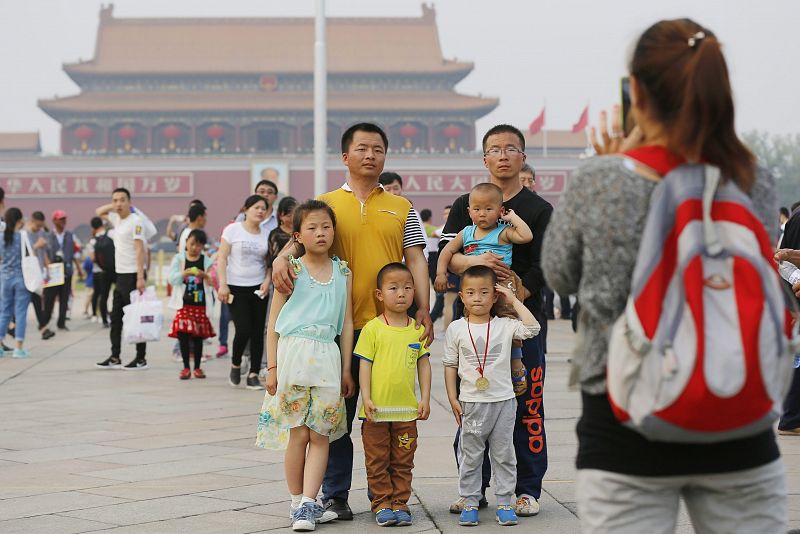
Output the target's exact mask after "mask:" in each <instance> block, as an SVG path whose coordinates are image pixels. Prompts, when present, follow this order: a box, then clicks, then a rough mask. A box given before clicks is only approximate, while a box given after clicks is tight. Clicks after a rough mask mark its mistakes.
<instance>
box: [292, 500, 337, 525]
mask: <svg viewBox="0 0 800 534" xmlns="http://www.w3.org/2000/svg"><path fill="white" fill-rule="evenodd" d="M309 504H311V503H309ZM313 504H315V505H316V506H314V507H313V508H312V509H313V511H314V520H315V521H316V522H317V523H328V522H330V521H333V520H334V519H338V518H339V515H338V514H337V513H336V512H332V511H330V510H325V509H324V508H323V507H322V506H320V505H319V504H317V503H313ZM300 506H301V505H300V504H298V505H294V504H289V519H293V518H294V513H295V512H296V511H297V509H298V508H300Z"/></svg>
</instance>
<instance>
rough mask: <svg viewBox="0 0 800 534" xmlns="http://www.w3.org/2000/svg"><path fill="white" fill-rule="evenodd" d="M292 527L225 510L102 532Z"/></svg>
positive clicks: (215, 533) (211, 532)
mask: <svg viewBox="0 0 800 534" xmlns="http://www.w3.org/2000/svg"><path fill="white" fill-rule="evenodd" d="M290 524H291V522H290V521H289V519H288V517H287V518H285V519H281V518H277V517H269V516H263V515H259V514H250V513H247V512H245V511H236V510H224V511H222V512H215V513H208V514H201V515H193V516H190V517H181V518H178V519H166V520H163V521H156V522H152V523H140V524H136V525H130V526H125V527H118V528H112V529H109V530H103V531H102V532H103V533H104V534H105V533H108V534H142V533H158V534H186V533H187V532H191V533H192V534H245V533H249V532H257V531H261V530H263V529H270V530H273V529H276V528H280V527H287V526H289V525H290ZM86 532H90V531H86ZM290 532H291V530H290Z"/></svg>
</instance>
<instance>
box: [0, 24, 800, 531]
mask: <svg viewBox="0 0 800 534" xmlns="http://www.w3.org/2000/svg"><path fill="white" fill-rule="evenodd" d="M630 80H631V90H632V108H631V119H630V120H631V122H632V123H635V127H634V128H633V129H632V130H631V131H630V133H629V134H628V135H625V133H624V131H623V125H622V124H621V123H620V121H619V120H614V121H612V128H611V132H608V131H607V128H606V127H605V126H603V127H601V134H602V137H603V140H602V141H598V142H596V143H595V149H596V151H597V153H598V156H597V157H595V158H591V159H590V160H588V161H586V162H585V163H584V164H583V165H582V166H581V167H580V168H579V169H578V170H577V171H576V172H575V173H574V174H573V176H572V177H571V179H570V184H569V188H568V190H567V192H566V193H565V195H564V197H563V199H562V200H561V202H560V204H559V206H558V209H556V210H555V211H554V210H553V207H552V206H551V205H550V204H549V203H548V202H546V201H545V200H544V199H543V198H542V197H541V196H539V195H538V194H537V193H536V192H535V176H536V175H535V170H534V169H533V168H532V167H531V166H530V165H529V164H528V163H526V155H525V136H524V135H523V134H522V132H520V131H519V130H518V129H517V128H515V127H514V126H511V125H507V124H500V125H497V126H494V127H492V128H490V129H489V130H488V131H487V132H486V133H485V135H484V136H483V138H482V141H481V147H482V152H483V164H484V166H485V167H486V169H487V172H488V181H487V182H486V183H482V184H478V185H477V186H475V187H474V188H473V189H472V190H471V191H470V192H469V193H468V194H465V195H462V196H460V197H458V198H455V199H453V201H452V204H451V205H449V206H447V208H446V209H445V212H444V218H443V224H442V225H441V226H437V225H435V224H434V222H433V213H432V212H431V210H429V209H421V210H420V211H417V209H416V208H415V207H414V206H413V205H412V203H411V202H410V201H409V200H408V199H406V198H404V197H403V179H402V177H401V176H400V175H398V174H396V173H393V172H384V169H385V166H386V158H387V151H388V150H389V145H390V143H389V139H388V137H387V135H386V133H385V132H384V131H383V130H382V129H381V128H380V127H379V126H377V125H375V124H371V123H366V122H362V123H358V124H354V125H353V126H351V127H350V128H348V129H347V130H346V131H345V132H344V134H343V135H342V138H341V154H342V163H343V164H344V166H345V167H346V169H347V171H348V172H347V176H348V178H347V181H346V182H345V183H344V184H342V185H341V187H339V188H338V189H336V190H333V191H330V192H327V193H325V194H322V195H320V196H319V197H318V198H316V199H311V200H307V201H305V202H299V201H298V200H296V199H294V198H292V197H289V196H285V197H283V198H281V199H280V200H279V201H278V198H279V190H278V187H277V185H276V184H275V183H274V182H273V181H271V180H269V179H264V180H262V181H260V182H259V183H258V184H257V185H256V187H255V189H254V192H253V194H252V195H251V196H248V197H247V199H246V200H245V201H244V203H243V205H242V208H241V211H240V213H238V214H231V215H232V217H231V220H230V222H229V224H227V225H226V226H225V228H224V229H222V232H221V237H220V239H219V243H218V246H216V245H215V244H213V243H212V240H211V239H209V237H208V235H207V233H206V231H205V225H206V216H207V208H206V205H205V204H204V203H203V202H202V201H200V200H195V201H193V202H192V203H191V204H190V205H189V207H188V213H187V215H186V216H185V217H183V216H180V217H175V218H174V220H172V221H170V227H169V230H168V231H169V233H170V235H171V237H173V238H174V239H175V240H176V242H177V254H176V255H175V257H174V259H173V260H172V263H171V266H170V268H169V275H168V280H169V283H170V284H171V286H172V288H173V293H172V296H171V298H170V307H171V308H173V309H174V310H175V317H174V320H173V322H172V325H171V328H170V331H169V336H170V337H174V338H176V340H177V342H176V346H175V351H176V355H179V357H180V361H182V364H183V366H182V369H181V371H180V373H179V378H180V379H181V380H188V379H190V378H192V377H194V378H196V379H198V378H199V379H202V378H205V377H206V375H205V373H204V371H203V370H202V368H201V362H202V360H203V351H204V344H205V342H206V340H208V339H210V338H214V337H216V336H217V334H218V335H219V338H218V345H219V350H218V351H217V353H216V356H217V357H224V356H226V355H228V353H230V356H231V366H230V374H229V376H228V382H229V383H230V384H231V385H232V386H234V387H238V386H240V385H241V383H242V377H244V385H245V387H246V388H248V389H266V392H265V398H264V402H263V405H262V407H261V410H260V415H259V417H258V425H257V439H256V444H257V445H258V446H259V447H265V448H271V449H277V450H285V451H286V452H285V455H286V456H285V462H284V466H285V474H286V482H287V486H288V491H289V493H290V495H291V505H290V509H289V515H290V517H291V518H292V526H293V529H294V530H297V531H310V530H314V529H315V528H316V526H317V525H318V524H320V523H326V522H329V521H333V520H339V521H342V520H349V519H352V517H353V513H352V510H351V508H350V505H349V502H348V500H349V492H350V489H351V485H352V473H353V463H354V454H353V440H352V438H351V433H352V431H353V421H354V420H355V418H356V417H358V418H359V419H360V420H361V421H362V424H361V437H362V442H363V444H364V454H365V464H366V465H365V466H366V472H367V480H368V488H369V495H370V500H371V510H372V512H373V513H374V515H375V521H376V523H377V524H378V525H381V526H389V525H398V526H404V525H411V524H412V523H413V517H412V515H411V512H410V510H409V507H408V500H409V498H410V495H411V485H412V476H413V469H414V453H415V451H416V450H417V448H418V443H419V439H420V435H419V432H418V422H424V421H425V420H426V419H428V417H429V415H430V411H431V406H430V402H431V398H430V397H431V384H432V376H431V375H432V372H431V364H430V357H431V356H441V358H442V360H441V361H442V363H443V365H444V369H445V374H444V383H445V387H446V392H447V397H448V401H449V404H450V407H451V409H452V412H453V416H454V419H455V423H456V427H455V429H454V434H455V436H454V442H453V448H454V453H455V463H456V465H457V467H458V488H457V491H458V496H459V497H458V499H456V500H455V501H454V502H453V503H452V505H451V506H450V511H451V512H453V513H454V514H458V523H459V524H460V525H463V526H474V525H477V524H478V523H479V509H481V508H484V507H486V506H488V501H487V498H486V492H487V489H488V488H489V482H490V480H491V477H492V473H494V488H493V489H494V494H495V498H496V510H495V520H496V522H497V523H498V524H500V525H504V526H508V525H516V524H517V523H518V521H519V517H527V516H534V515H536V514H538V513H539V499H540V496H541V492H542V480H543V478H544V475H545V472H546V470H547V439H546V433H545V411H544V403H543V390H544V380H545V376H546V352H547V349H546V335H547V320H548V319H552V318H553V317H554V314H553V301H554V293H553V291H555V292H557V294H558V295H559V296H560V297H561V299H560V300H561V302H560V306H559V308H560V310H561V316H562V317H564V318H570V317H571V318H572V319H573V321H574V322H575V323H576V329H577V342H576V348H575V351H574V354H573V358H572V365H573V373H572V377H573V380H574V383H575V384H577V385H578V386H579V387H580V390H581V397H582V415H581V417H580V420H579V422H578V425H577V435H578V442H579V449H578V455H577V467H578V483H577V498H578V513H579V516H580V520H581V523H582V528H583V529H584V530H585V531H586V532H615V533H625V532H644V531H653V532H671V531H674V528H675V525H676V521H677V515H678V503H679V499H681V498H682V499H683V500H684V502H685V503H686V507H687V510H688V512H689V515H690V518H691V520H692V523H693V525H694V527H695V529H696V530H697V531H698V532H722V531H724V532H783V531H784V527H785V524H786V519H787V504H786V486H785V480H784V470H783V466H782V464H781V461H780V453H779V450H778V447H777V442H776V437H775V433H774V431H773V429H772V428H771V427H770V428H766V429H762V430H760V431H758V432H754V433H742V434H741V435H737V436H736V437H732V438H729V439H722V440H716V441H715V440H708V441H706V442H703V441H701V442H691V441H690V442H681V441H680V440H677V442H675V441H669V440H665V441H660V440H657V439H655V440H654V439H651V438H648V437H647V436H646V435H644V434H643V433H642V432H640V431H637V430H636V429H632V428H630V427H629V425H625V424H623V423H624V422H625V418H624V417H621V416H620V413H619V407H618V406H616V405H614V404H613V402H612V401H610V400H609V394H608V391H607V375H606V372H607V368H608V358H609V354H608V353H609V335H610V331H611V329H612V327H613V326H614V323H615V321H617V319H618V318H619V317H620V316H621V315H623V313H624V312H625V309H626V303H627V302H628V298H629V296H630V295H631V292H632V287H631V285H632V283H631V280H632V277H633V275H634V268H635V267H636V268H637V269H638V264H637V253H638V251H639V250H640V248H641V247H642V243H643V239H644V238H645V236H644V233H643V231H644V228H645V225H646V222H647V220H648V217H649V216H651V214H650V213H649V212H650V210H649V207H650V203H651V198H652V196H653V191H654V190H656V188H657V186H658V184H659V183H661V181H662V178H663V177H665V176H666V175H668V174H670V173H671V172H673V171H675V170H676V169H680V168H682V167H685V166H687V165H691V164H693V163H700V162H702V163H703V164H706V165H712V166H715V167H717V168H719V169H720V171H721V174H722V176H723V177H724V180H725V182H726V183H730V184H733V185H734V186H735V187H736V188H737V190H740V191H742V192H744V193H746V194H747V195H748V196H749V198H750V201H749V202H751V204H752V208H751V209H752V213H753V214H754V215H755V217H757V221H759V222H758V224H757V226H758V228H757V233H759V235H760V234H763V235H765V236H769V237H770V238H772V237H773V236H774V237H775V238H777V229H778V221H777V220H774V219H775V214H776V213H778V209H777V205H776V197H775V193H774V187H773V186H774V184H773V180H772V177H771V176H770V175H769V173H767V172H765V171H763V169H761V168H760V167H758V166H757V163H756V161H755V159H754V157H753V156H752V154H751V153H750V152H749V151H748V149H747V148H746V147H745V146H744V145H743V144H742V143H741V142H740V141H739V139H738V138H737V136H736V133H735V131H734V108H733V101H732V97H731V89H730V83H729V80H728V75H727V67H726V63H725V59H724V57H723V55H722V52H721V48H720V43H719V42H718V41H717V39H716V37H715V36H714V34H713V33H712V32H711V31H710V30H709V29H707V28H704V27H702V26H700V25H699V24H697V23H695V22H693V21H691V20H688V19H683V20H670V21H661V22H659V23H657V24H655V25H653V26H651V27H650V28H648V29H647V30H646V31H645V32H644V33H643V34H642V35H641V36H640V38H639V39H638V41H637V43H636V45H635V47H634V50H633V55H632V59H631V62H630ZM2 202H3V197H2V192H0V206H2ZM4 213H5V217H4V222H3V229H2V231H3V237H2V241H0V254H2V264H1V265H0V273H1V274H2V299H3V300H2V306H1V307H0V332H3V333H5V332H6V330H7V329H8V328H9V327H10V326H11V325H13V327H12V328H11V331H12V332H13V334H12V335H13V336H14V337H15V341H16V346H15V347H14V348H11V349H6V348H5V346H4V350H8V351H9V352H12V353H13V356H14V357H19V358H22V357H28V356H30V353H29V351H28V350H26V349H25V348H24V345H23V343H24V340H25V323H26V321H25V318H26V317H27V308H28V306H29V305H31V303H32V305H33V306H34V310H35V314H36V318H37V323H38V328H39V331H40V332H41V335H42V338H43V339H49V338H51V337H52V336H53V335H54V333H53V331H51V330H50V329H49V327H48V326H49V323H50V321H51V315H52V314H53V312H54V307H55V301H56V300H58V301H59V310H58V318H57V321H56V329H61V330H66V329H67V326H66V320H67V319H68V308H69V306H70V297H71V294H72V288H71V285H70V284H71V280H72V278H73V274H75V273H77V274H78V276H79V278H83V277H84V276H86V277H88V276H91V279H92V281H91V287H92V289H93V297H92V298H91V299H90V300H89V301H88V303H87V306H89V307H91V310H92V313H91V316H92V317H99V319H96V320H97V321H98V322H102V324H103V325H104V326H108V327H109V328H110V341H111V354H110V356H109V357H108V358H106V359H105V360H103V361H102V362H99V363H97V364H96V365H97V367H98V368H100V369H127V370H143V369H147V367H148V363H147V359H146V344H145V343H139V344H137V345H136V355H135V357H134V359H133V360H131V361H130V363H128V364H126V365H125V366H124V367H123V363H122V359H121V349H122V345H121V334H122V325H123V308H124V307H125V306H126V305H128V304H130V299H131V293H132V292H135V291H139V292H142V291H143V290H144V289H145V285H146V283H147V265H148V248H147V242H148V241H149V239H150V238H151V237H152V236H153V235H155V228H154V226H153V224H152V222H150V219H149V218H148V217H147V216H146V215H145V214H144V213H143V212H142V211H141V210H140V209H138V208H136V207H134V206H133V204H132V199H131V194H130V192H129V191H127V190H126V189H123V188H119V189H117V190H115V191H114V192H113V193H112V196H111V203H110V204H107V205H105V206H102V207H99V208H98V209H97V212H96V217H95V218H94V219H92V220H91V227H92V239H91V241H90V242H89V243H87V244H86V245H85V246H84V247H83V249H82V253H83V254H84V255H85V257H86V258H88V260H89V261H87V262H86V263H85V264H82V262H81V261H79V260H80V258H81V245H80V243H78V241H77V238H76V237H75V236H74V235H73V234H72V233H71V232H70V231H69V230H67V214H66V213H65V212H64V211H62V210H58V211H56V212H54V213H53V214H52V217H51V220H52V225H51V228H50V229H49V230H47V229H45V228H44V219H45V217H44V215H43V214H41V213H39V212H36V213H33V214H31V216H30V218H29V219H28V222H27V225H26V223H25V219H24V218H23V214H22V213H21V212H20V210H19V209H17V208H13V207H12V208H9V209H8V210H5V211H4ZM781 217H782V219H781V221H780V222H781V225H783V224H786V236H785V238H784V240H783V242H782V244H780V245H779V246H780V247H783V248H782V249H781V250H780V251H778V252H777V254H776V256H775V258H776V259H777V260H781V261H784V260H785V261H793V262H797V263H798V264H800V253H797V254H795V253H794V251H792V250H789V249H795V248H800V241H797V242H795V241H796V240H795V238H796V237H797V236H798V235H800V231H798V230H797V228H800V215H797V212H795V215H792V214H791V213H790V212H788V210H787V212H786V213H784V212H783V211H781ZM551 218H552V221H551ZM754 220H756V219H754ZM787 221H788V222H787ZM175 224H178V225H179V226H180V228H177V229H174V228H173V227H174V226H175ZM771 242H772V243H775V241H774V240H773V241H771ZM28 257H36V258H38V260H39V263H40V265H41V267H42V268H44V270H45V272H48V269H47V268H48V267H49V266H50V265H51V264H53V263H60V264H62V266H61V267H62V269H63V275H64V280H63V283H61V284H58V285H53V286H50V287H46V288H45V289H44V290H43V292H41V294H40V292H38V291H32V290H30V287H28V280H27V278H26V276H27V275H26V274H25V273H24V272H23V271H24V270H25V269H24V264H25V263H26V262H25V259H26V258H28ZM707 282H708V281H707ZM712 283H715V282H713V281H711V282H708V284H712ZM87 286H89V283H87ZM112 286H113V288H114V290H113V301H112V308H111V311H110V313H108V311H107V301H108V297H109V292H110V288H111V287H112ZM550 288H552V289H550ZM633 289H636V288H633ZM794 289H795V290H796V291H798V295H800V284H795V287H794ZM431 294H433V295H435V300H434V302H433V305H431V302H430V296H431ZM570 296H573V298H574V297H577V302H578V303H579V306H580V311H576V310H574V309H573V310H571V308H572V303H573V302H574V300H570ZM215 303H216V304H218V305H219V309H220V314H219V323H218V324H217V325H216V326H217V328H215V325H214V324H212V317H213V316H212V314H211V313H210V310H211V309H213V308H214V307H215V305H216V304H215ZM88 309H89V308H88V307H87V310H88ZM440 319H441V320H442V322H443V327H442V329H441V331H440V333H442V332H443V333H444V349H443V353H442V354H441V355H435V354H433V355H432V353H431V346H432V343H433V340H434V323H435V322H436V321H438V320H440ZM15 320H16V322H14V321H15ZM230 321H233V324H234V327H235V333H234V337H233V341H232V347H231V348H230V351H229V349H228V337H229V336H228V329H229V323H230ZM748 332H750V333H749V334H743V336H745V337H746V336H747V335H750V336H751V337H752V336H756V335H758V334H757V333H753V332H752V331H750V330H748ZM705 335H706V336H710V335H713V333H706V334H705ZM706 339H707V341H708V338H706ZM754 339H755V338H754ZM750 341H752V340H750ZM744 343H745V344H747V343H749V341H748V339H745V340H744ZM711 350H713V349H711ZM665 365H666V364H665ZM192 366H193V369H192ZM797 373H800V372H797ZM359 397H360V403H359ZM786 410H787V413H786V414H784V419H783V420H782V421H781V423H780V427H779V428H780V429H781V431H782V432H783V433H786V434H790V435H800V422H798V421H800V379H798V380H796V381H795V383H794V386H793V388H792V390H791V392H790V394H789V399H788V400H787V404H786ZM708 417H714V414H708ZM421 424H424V423H421ZM320 492H321V501H320V500H318V495H319V494H320Z"/></svg>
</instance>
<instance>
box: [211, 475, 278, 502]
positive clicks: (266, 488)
mask: <svg viewBox="0 0 800 534" xmlns="http://www.w3.org/2000/svg"><path fill="white" fill-rule="evenodd" d="M251 482H253V481H251ZM196 495H197V496H199V497H213V498H215V499H225V500H229V501H240V502H249V503H253V504H273V503H276V502H283V503H284V504H286V503H287V502H288V501H287V500H286V499H287V496H288V495H289V490H288V489H287V487H286V482H285V481H283V480H280V481H277V482H260V483H256V484H250V485H247V486H238V487H235V488H227V489H219V490H214V491H206V492H203V493H197V494H196Z"/></svg>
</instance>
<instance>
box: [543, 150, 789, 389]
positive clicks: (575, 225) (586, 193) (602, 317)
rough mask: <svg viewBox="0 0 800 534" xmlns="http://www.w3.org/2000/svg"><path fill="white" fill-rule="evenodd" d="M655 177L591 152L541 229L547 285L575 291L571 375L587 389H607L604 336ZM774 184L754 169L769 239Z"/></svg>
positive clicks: (758, 211) (755, 195) (622, 295)
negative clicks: (544, 229) (576, 312)
mask: <svg viewBox="0 0 800 534" xmlns="http://www.w3.org/2000/svg"><path fill="white" fill-rule="evenodd" d="M656 183H657V182H656V181H654V180H652V179H648V178H644V177H642V176H640V175H639V174H637V173H636V172H635V168H634V166H633V165H631V164H630V160H628V159H627V158H624V157H622V156H602V157H595V158H592V159H591V160H589V161H587V162H586V163H585V164H584V165H582V166H581V167H580V168H579V169H577V170H576V171H575V173H574V174H573V175H572V177H571V179H570V182H569V187H568V188H567V191H566V192H565V193H564V196H563V197H562V198H561V201H560V202H559V204H558V206H557V207H556V210H555V212H554V214H553V219H552V221H551V222H550V225H549V226H548V228H547V234H546V235H545V239H544V245H543V249H542V268H543V270H544V275H545V279H546V280H547V283H548V285H549V287H551V288H552V289H553V290H555V291H557V292H558V293H559V294H561V295H573V294H577V295H578V300H579V302H580V313H579V315H578V336H577V340H576V343H575V349H574V353H573V358H572V362H573V377H574V378H577V381H579V382H580V385H581V388H582V389H583V391H585V392H586V393H589V394H601V393H604V392H605V390H606V387H605V370H606V354H607V352H608V336H609V333H610V330H611V327H612V326H613V324H614V322H615V321H616V320H617V318H618V317H619V316H620V315H621V314H622V312H623V311H624V309H625V303H626V301H627V299H628V295H629V293H630V285H631V278H632V277H633V268H634V264H635V263H636V255H637V253H638V250H639V242H640V241H641V238H642V232H643V231H644V224H645V220H646V217H647V210H648V206H649V205H650V196H651V193H652V192H653V189H654V188H655V186H656ZM773 186H774V181H773V178H772V176H771V175H770V174H769V173H768V172H765V171H761V170H759V173H758V177H757V180H756V183H755V185H754V186H753V188H752V190H751V191H750V197H751V199H752V201H753V205H754V211H755V215H756V216H758V217H759V218H760V219H761V221H762V222H763V223H764V225H765V226H766V228H767V231H768V233H769V235H770V238H773V237H775V236H776V235H777V231H778V219H777V213H778V204H777V199H776V196H775V192H774V188H773Z"/></svg>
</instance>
